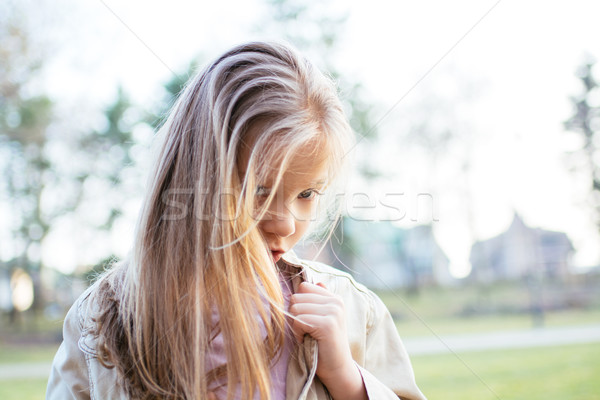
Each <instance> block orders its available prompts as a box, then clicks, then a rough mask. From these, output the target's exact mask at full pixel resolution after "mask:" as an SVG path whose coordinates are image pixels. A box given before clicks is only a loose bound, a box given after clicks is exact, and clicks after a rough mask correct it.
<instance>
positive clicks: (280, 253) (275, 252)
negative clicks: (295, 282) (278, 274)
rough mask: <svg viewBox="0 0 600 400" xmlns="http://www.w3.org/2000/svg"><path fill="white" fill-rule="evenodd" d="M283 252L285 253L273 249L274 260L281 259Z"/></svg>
mask: <svg viewBox="0 0 600 400" xmlns="http://www.w3.org/2000/svg"><path fill="white" fill-rule="evenodd" d="M282 254H283V253H282V252H280V251H272V252H271V257H272V258H273V262H274V263H276V262H277V261H279V260H280V259H281V255H282Z"/></svg>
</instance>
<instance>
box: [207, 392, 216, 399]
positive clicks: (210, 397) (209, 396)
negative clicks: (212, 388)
mask: <svg viewBox="0 0 600 400" xmlns="http://www.w3.org/2000/svg"><path fill="white" fill-rule="evenodd" d="M208 400H217V396H216V395H215V394H214V393H213V392H209V393H208Z"/></svg>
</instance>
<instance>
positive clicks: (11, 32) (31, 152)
mask: <svg viewBox="0 0 600 400" xmlns="http://www.w3.org/2000/svg"><path fill="white" fill-rule="evenodd" d="M28 7H31V4H29V3H19V2H13V1H9V2H6V3H3V4H2V6H1V11H2V12H1V13H0V171H1V174H2V181H0V203H1V204H2V205H3V206H6V207H8V209H9V210H10V215H11V217H12V218H11V219H10V220H8V221H2V227H3V228H4V229H5V230H7V231H9V232H11V245H12V246H13V254H12V255H11V256H12V259H11V260H10V261H8V262H0V267H3V268H6V269H7V270H9V271H8V273H9V275H10V273H11V270H13V269H15V268H18V267H20V268H23V269H24V270H25V271H27V273H28V274H29V275H30V276H31V278H32V280H33V284H34V303H33V306H32V308H33V309H34V310H35V311H37V310H40V309H41V308H42V306H43V304H44V300H45V296H44V288H43V286H42V279H41V276H42V272H43V269H44V260H43V258H42V254H41V248H42V243H43V241H44V239H45V238H46V237H47V236H48V234H49V233H50V231H51V229H52V226H53V225H54V223H55V221H56V220H57V219H58V218H60V217H62V216H64V215H65V214H68V213H73V212H75V211H76V210H77V208H78V207H79V206H80V205H81V203H82V200H84V197H85V196H84V193H85V189H84V186H85V185H86V183H88V182H89V181H90V180H94V181H96V182H97V181H98V180H101V181H104V182H109V184H108V185H107V186H110V187H111V188H112V191H113V193H117V194H118V193H121V192H122V191H121V190H119V188H120V185H121V183H122V177H123V175H124V174H127V173H131V169H128V168H125V167H126V166H127V165H130V164H132V157H131V153H130V151H131V149H132V146H133V144H134V141H133V138H132V129H133V126H134V125H135V124H137V121H136V120H137V119H138V118H137V117H136V116H135V115H132V112H134V111H135V108H134V107H133V106H132V105H131V104H130V102H129V100H128V99H127V96H126V94H125V93H124V91H123V90H122V89H120V88H119V90H118V92H117V96H116V97H117V98H116V99H115V101H114V103H113V104H111V105H110V106H108V107H107V109H106V110H105V113H104V116H105V120H106V123H105V124H104V126H103V128H102V129H99V130H94V131H92V132H91V133H87V134H86V133H85V132H83V133H79V132H78V134H77V135H73V137H70V136H69V135H66V134H65V132H63V129H64V127H61V126H60V121H59V118H58V117H57V115H56V114H55V112H54V108H55V104H54V102H53V101H52V99H51V98H50V97H49V96H48V95H46V94H45V93H44V92H43V89H41V85H36V83H37V81H39V77H40V76H41V75H42V72H43V67H44V65H45V60H46V57H48V54H47V53H46V52H44V51H43V50H44V49H45V48H46V46H45V42H44V29H42V28H41V27H39V26H36V24H33V23H31V21H29V20H28V15H29V13H28V11H29V8H28ZM57 131H58V132H57ZM58 147H61V148H62V149H63V152H62V153H61V152H57V151H56V150H57V148H58ZM57 154H58V155H57ZM67 157H68V159H65V158H67ZM65 164H66V166H65ZM130 192H131V191H129V192H123V193H121V194H120V196H118V195H114V196H113V195H107V196H106V198H107V199H109V200H110V201H107V202H105V203H104V205H105V206H106V207H109V208H110V210H109V211H107V212H104V213H103V212H102V211H103V210H94V211H97V212H98V214H99V215H103V216H106V218H105V219H104V220H103V221H102V222H101V223H100V224H99V225H98V226H97V228H98V229H105V230H109V229H110V228H111V227H112V224H113V222H114V221H115V219H116V218H117V217H118V216H119V215H120V214H121V210H120V207H121V206H122V204H123V201H122V200H123V198H124V197H125V196H127V195H128V193H130ZM57 199H58V200H57ZM15 254H16V255H15ZM2 256H3V255H2V254H0V260H2V259H5V258H7V257H6V256H4V257H2ZM9 257H10V256H9Z"/></svg>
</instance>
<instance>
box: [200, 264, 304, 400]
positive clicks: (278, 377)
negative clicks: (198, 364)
mask: <svg viewBox="0 0 600 400" xmlns="http://www.w3.org/2000/svg"><path fill="white" fill-rule="evenodd" d="M279 283H280V284H281V290H282V292H283V303H284V308H285V310H288V309H289V305H290V298H291V296H292V290H291V282H290V281H289V280H285V279H284V278H283V276H282V274H281V273H280V274H279ZM218 318H219V314H218V312H217V311H216V310H214V311H213V314H212V320H213V324H214V323H215V322H216V321H217V320H218ZM292 340H293V337H292V332H291V329H290V327H289V325H288V326H287V328H286V335H285V341H284V346H283V349H282V353H281V356H280V357H279V358H278V360H277V363H276V364H275V365H274V366H273V367H272V368H271V398H272V399H273V400H285V380H286V377H287V367H288V362H289V359H290V355H291V352H292V346H293V343H292ZM225 362H226V354H225V348H224V343H223V335H222V334H221V333H219V334H218V335H217V337H215V338H214V340H213V341H212V342H211V348H210V350H209V353H208V354H207V358H206V363H207V368H208V370H210V369H212V368H214V367H216V366H219V365H222V364H225ZM214 393H215V395H216V396H217V398H218V399H219V400H221V399H226V398H227V388H226V387H225V386H223V387H220V388H216V389H214ZM235 399H236V400H240V399H241V393H240V388H239V387H238V388H237V392H236V396H235ZM254 399H255V400H259V395H258V393H255V395H254Z"/></svg>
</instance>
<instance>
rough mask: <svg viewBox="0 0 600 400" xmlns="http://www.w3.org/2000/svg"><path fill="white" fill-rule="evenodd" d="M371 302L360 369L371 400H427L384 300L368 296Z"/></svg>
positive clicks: (374, 295) (373, 295)
mask: <svg viewBox="0 0 600 400" xmlns="http://www.w3.org/2000/svg"><path fill="white" fill-rule="evenodd" d="M367 294H368V297H369V300H370V302H371V307H370V311H371V312H370V316H369V318H368V324H367V340H366V349H365V363H364V366H363V367H361V366H358V368H359V370H360V372H361V375H362V377H363V381H364V384H365V388H366V390H367V394H368V397H369V399H378V400H379V399H385V400H388V399H389V400H398V398H401V399H406V400H425V396H424V395H423V393H421V391H420V390H419V388H418V387H417V384H416V382H415V376H414V372H413V369H412V365H411V363H410V359H409V357H408V354H407V352H406V349H405V348H404V344H403V343H402V340H401V339H400V336H399V335H398V331H397V330H396V326H395V324H394V321H393V320H392V316H391V315H390V312H389V311H388V309H387V307H386V306H385V305H384V304H383V302H382V301H381V299H380V298H379V297H378V296H377V295H376V294H375V293H373V292H371V291H368V292H367Z"/></svg>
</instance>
